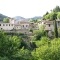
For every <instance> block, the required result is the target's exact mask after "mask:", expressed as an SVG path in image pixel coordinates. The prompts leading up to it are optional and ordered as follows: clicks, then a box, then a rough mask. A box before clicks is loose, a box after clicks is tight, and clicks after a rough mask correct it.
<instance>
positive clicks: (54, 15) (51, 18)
mask: <svg viewBox="0 0 60 60" xmlns="http://www.w3.org/2000/svg"><path fill="white" fill-rule="evenodd" d="M55 19H57V13H55V12H52V13H51V14H50V20H55Z"/></svg>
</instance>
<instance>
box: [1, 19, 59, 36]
mask: <svg viewBox="0 0 60 60" xmlns="http://www.w3.org/2000/svg"><path fill="white" fill-rule="evenodd" d="M56 22H57V27H58V29H59V28H60V20H59V19H58V20H56ZM43 25H44V30H45V31H48V34H49V35H52V32H54V21H53V20H52V21H48V20H40V21H39V22H36V23H34V22H30V21H28V20H22V21H20V20H15V19H14V18H9V22H7V23H6V22H3V21H0V30H3V31H5V32H8V33H24V34H28V35H29V34H32V32H31V31H30V30H40V29H41V26H43Z"/></svg>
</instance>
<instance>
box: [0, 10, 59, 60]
mask: <svg viewBox="0 0 60 60" xmlns="http://www.w3.org/2000/svg"><path fill="white" fill-rule="evenodd" d="M55 10H56V11H58V13H59V11H60V10H57V9H55ZM55 10H54V9H53V14H52V16H51V17H50V16H49V17H50V18H51V19H53V20H55V19H56V18H57V17H56V16H59V15H60V14H59V15H56V13H57V12H56V11H55ZM48 14H49V13H48V12H47V13H46V15H48ZM5 21H6V20H5ZM55 29H56V30H55V38H53V39H51V38H49V37H48V36H47V33H46V31H44V26H43V27H41V30H35V31H32V30H30V31H31V32H32V33H33V36H31V38H30V40H29V41H27V40H28V39H29V37H28V36H27V35H24V34H16V33H15V34H12V33H9V34H8V33H4V32H3V31H0V60H60V38H58V36H57V34H58V32H57V26H56V20H55ZM25 39H26V40H25Z"/></svg>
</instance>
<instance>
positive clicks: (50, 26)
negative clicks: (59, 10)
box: [38, 20, 60, 35]
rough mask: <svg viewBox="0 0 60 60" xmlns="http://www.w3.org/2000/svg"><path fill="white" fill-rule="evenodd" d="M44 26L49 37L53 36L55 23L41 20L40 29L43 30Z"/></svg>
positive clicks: (58, 26) (58, 24) (58, 22)
mask: <svg viewBox="0 0 60 60" xmlns="http://www.w3.org/2000/svg"><path fill="white" fill-rule="evenodd" d="M56 23H57V28H58V29H59V28H60V20H56ZM42 25H44V27H45V28H44V30H45V31H47V32H48V35H51V32H54V21H53V20H52V21H48V20H41V21H40V22H39V23H38V27H39V29H41V26H42Z"/></svg>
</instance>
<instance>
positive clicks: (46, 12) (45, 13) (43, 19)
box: [43, 12, 49, 20]
mask: <svg viewBox="0 0 60 60" xmlns="http://www.w3.org/2000/svg"><path fill="white" fill-rule="evenodd" d="M48 14H49V12H46V13H45V14H44V15H43V20H45V16H46V15H48Z"/></svg>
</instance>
